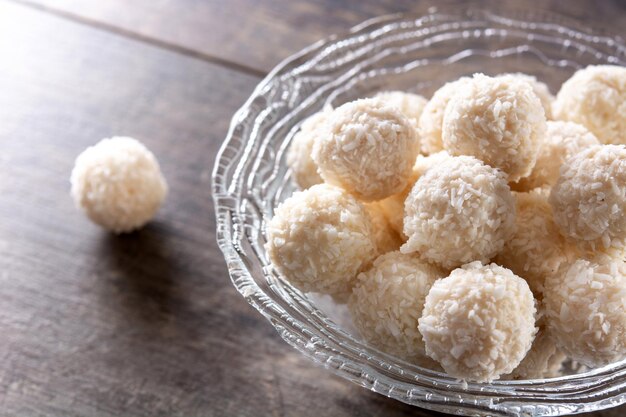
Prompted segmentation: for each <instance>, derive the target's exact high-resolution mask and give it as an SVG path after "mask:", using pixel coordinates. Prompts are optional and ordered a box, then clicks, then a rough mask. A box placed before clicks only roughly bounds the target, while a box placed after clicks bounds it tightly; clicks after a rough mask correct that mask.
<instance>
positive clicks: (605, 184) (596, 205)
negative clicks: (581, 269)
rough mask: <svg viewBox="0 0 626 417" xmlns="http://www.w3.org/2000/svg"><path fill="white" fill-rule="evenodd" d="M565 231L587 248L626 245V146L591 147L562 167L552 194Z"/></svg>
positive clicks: (615, 248)
mask: <svg viewBox="0 0 626 417" xmlns="http://www.w3.org/2000/svg"><path fill="white" fill-rule="evenodd" d="M550 204H551V205H552V210H553V212H554V221H555V222H556V224H557V225H558V227H559V230H560V232H561V234H563V235H564V236H565V237H567V238H569V239H571V240H572V241H574V242H576V244H577V245H578V247H579V248H581V249H583V250H587V251H598V250H601V251H609V250H610V251H621V250H623V249H624V246H625V244H626V147H625V146H624V145H597V146H592V147H589V148H587V149H585V150H583V151H581V152H579V153H577V154H576V155H574V156H573V157H571V158H570V159H568V160H567V161H565V163H564V164H563V165H562V166H561V171H560V176H559V179H558V181H557V183H556V185H555V186H554V187H553V188H552V192H551V193H550Z"/></svg>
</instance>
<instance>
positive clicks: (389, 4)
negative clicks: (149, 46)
mask: <svg viewBox="0 0 626 417" xmlns="http://www.w3.org/2000/svg"><path fill="white" fill-rule="evenodd" d="M23 1H25V2H27V3H30V4H35V5H38V6H39V7H44V8H46V9H48V10H51V11H56V12H59V13H63V14H66V15H70V16H73V17H75V18H77V19H86V20H87V21H89V22H91V23H96V24H102V25H105V26H106V27H108V28H112V29H118V30H123V31H124V32H125V33H129V34H135V35H137V36H141V37H142V38H144V39H146V38H147V39H153V40H157V41H159V42H164V43H167V44H168V45H172V46H175V47H179V48H185V49H187V50H190V51H200V52H201V53H203V54H204V55H205V56H210V57H215V58H217V59H219V60H221V61H227V62H232V63H235V64H237V65H238V66H242V67H245V68H247V69H249V70H250V71H252V72H254V71H256V72H260V73H265V72H268V71H269V70H270V69H271V68H273V67H274V66H275V65H276V64H277V63H278V62H279V61H280V60H282V59H283V58H285V57H287V56H288V55H290V54H292V53H294V52H297V51H298V50H300V49H301V48H303V47H305V46H307V45H309V44H311V43H313V42H316V41H317V40H319V39H322V38H324V37H326V36H328V35H330V34H333V33H337V32H345V31H346V30H348V29H349V28H350V27H351V26H353V25H356V24H358V23H361V22H362V21H364V20H366V19H369V18H372V17H376V16H379V15H382V14H387V13H396V12H416V13H425V12H426V11H427V10H428V9H429V8H430V7H433V5H436V6H438V7H466V4H467V3H465V2H459V1H456V0H439V1H437V2H432V1H424V0H418V1H416V0H387V1H379V0H361V1H358V0H318V1H315V2H311V1H306V0H293V1H289V0H282V1H277V0H228V1H223V0H177V1H173V0H170V1H168V0H160V1H154V0H133V1H132V2H129V1H127V0H107V1H101V0H23ZM473 3H475V4H478V5H481V6H483V7H486V8H493V7H502V6H507V5H508V6H513V7H517V8H523V7H526V8H540V9H544V10H552V11H558V12H559V13H561V14H564V15H566V16H571V17H574V18H579V19H582V20H584V21H586V22H589V24H591V25H594V24H595V26H598V27H602V28H605V29H609V30H613V32H615V33H616V34H618V35H621V36H626V2H624V1H623V0H568V1H567V2H563V1H562V0H544V1H542V2H535V1H532V0H524V1H519V0H483V1H475V2H473Z"/></svg>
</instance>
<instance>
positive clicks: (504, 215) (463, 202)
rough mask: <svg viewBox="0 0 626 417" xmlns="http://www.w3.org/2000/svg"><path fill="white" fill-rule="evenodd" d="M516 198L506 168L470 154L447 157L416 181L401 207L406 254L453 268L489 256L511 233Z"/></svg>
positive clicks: (495, 252)
mask: <svg viewBox="0 0 626 417" xmlns="http://www.w3.org/2000/svg"><path fill="white" fill-rule="evenodd" d="M514 229H515V199H514V198H513V195H512V194H511V191H510V189H509V186H508V184H507V179H506V176H505V175H504V173H502V172H501V171H499V170H497V169H495V168H492V167H490V166H488V165H485V164H483V163H482V162H481V161H479V160H478V159H476V158H474V157H471V156H458V157H449V158H446V159H445V160H444V161H442V162H441V163H439V164H437V165H436V166H433V167H432V168H430V169H429V170H427V171H426V173H425V174H424V175H422V177H420V179H419V180H417V182H416V183H415V185H414V186H413V189H412V190H411V192H410V194H409V196H408V197H407V199H406V202H405V206H404V234H405V235H406V236H408V241H407V242H406V243H405V244H404V245H403V246H402V247H401V248H400V250H401V251H402V252H404V253H410V252H418V253H419V254H420V256H421V257H422V259H424V260H426V261H428V262H434V263H437V264H438V265H440V266H442V267H444V268H446V269H452V268H455V267H457V266H459V265H462V264H464V263H467V262H471V261H474V260H480V261H483V262H487V261H489V260H490V259H491V258H492V257H494V256H495V255H496V254H497V253H498V252H499V251H500V250H502V248H503V246H504V243H505V242H506V241H507V240H508V239H509V238H510V237H511V236H512V235H513V232H514Z"/></svg>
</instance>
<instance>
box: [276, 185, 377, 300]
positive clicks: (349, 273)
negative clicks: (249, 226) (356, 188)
mask: <svg viewBox="0 0 626 417" xmlns="http://www.w3.org/2000/svg"><path fill="white" fill-rule="evenodd" d="M265 248H266V250H267V254H268V256H269V259H270V260H271V262H272V264H273V265H274V267H276V269H277V270H278V271H279V272H280V273H281V274H282V275H283V276H284V277H285V278H286V279H287V280H288V281H289V282H290V283H291V284H293V285H294V286H295V287H297V288H299V289H300V290H302V291H303V292H319V293H323V294H329V295H332V296H334V297H336V298H337V299H339V300H341V299H345V298H347V296H348V295H349V293H350V291H351V290H352V285H353V284H354V280H355V279H356V275H357V273H359V272H360V271H361V270H362V269H363V268H365V267H367V266H368V265H369V264H370V263H371V262H372V261H373V260H374V258H375V257H376V254H377V251H376V243H375V242H374V240H373V235H372V223H371V219H370V217H369V214H368V213H367V210H366V209H365V207H363V205H362V204H361V203H360V202H359V201H357V200H356V199H355V198H354V197H353V196H351V195H350V194H348V193H347V192H345V191H344V190H342V189H341V188H339V187H335V186H332V185H328V184H318V185H314V186H313V187H311V188H309V189H308V190H305V191H300V192H296V193H294V194H293V195H292V196H291V197H290V198H288V199H287V200H285V202H283V203H282V204H280V205H279V206H278V208H276V212H275V214H274V217H273V218H272V219H271V220H270V221H269V223H268V224H267V244H266V246H265Z"/></svg>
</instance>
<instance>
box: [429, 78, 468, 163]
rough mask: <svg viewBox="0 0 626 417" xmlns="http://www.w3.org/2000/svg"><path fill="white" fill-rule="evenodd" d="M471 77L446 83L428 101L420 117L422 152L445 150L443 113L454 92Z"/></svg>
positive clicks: (430, 152)
mask: <svg viewBox="0 0 626 417" xmlns="http://www.w3.org/2000/svg"><path fill="white" fill-rule="evenodd" d="M470 80H471V78H469V77H461V78H459V79H458V80H456V81H452V82H449V83H446V84H444V85H443V86H442V87H440V88H439V90H437V91H435V94H433V96H432V97H431V99H430V100H429V101H428V103H426V106H425V107H424V110H423V111H422V115H421V116H420V119H419V123H418V126H419V135H420V139H421V144H422V152H423V153H424V154H426V155H430V154H433V153H436V152H440V151H442V150H443V142H442V140H441V128H442V126H443V115H444V112H445V110H446V106H447V105H448V102H449V101H450V99H451V98H452V96H453V95H454V94H456V93H457V92H458V91H459V89H460V88H461V87H462V86H463V85H464V84H465V83H467V82H469V81H470Z"/></svg>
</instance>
